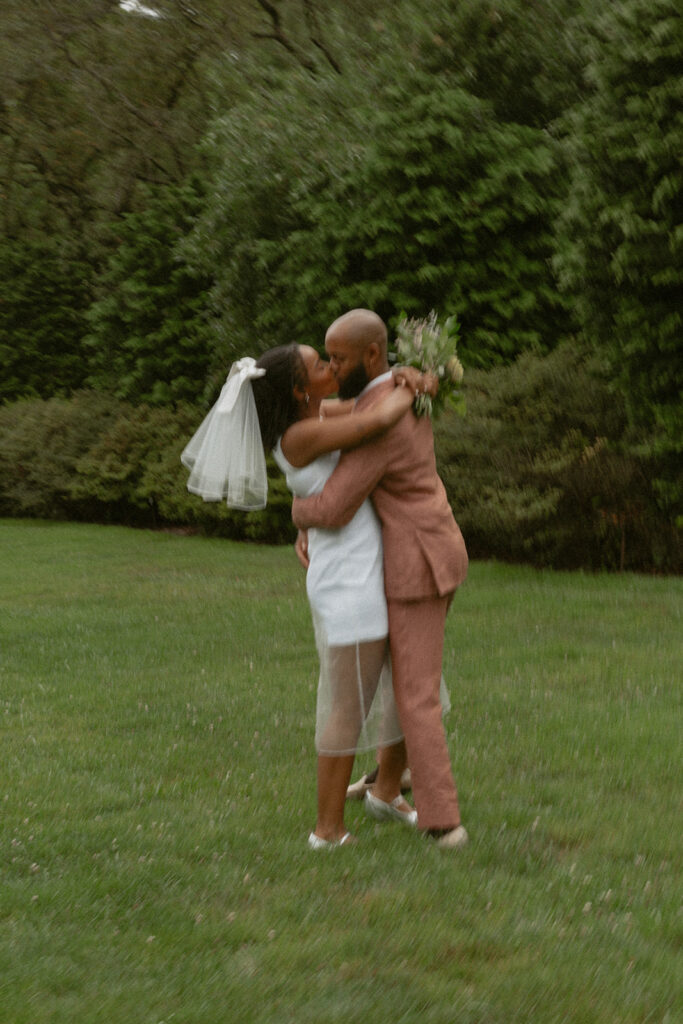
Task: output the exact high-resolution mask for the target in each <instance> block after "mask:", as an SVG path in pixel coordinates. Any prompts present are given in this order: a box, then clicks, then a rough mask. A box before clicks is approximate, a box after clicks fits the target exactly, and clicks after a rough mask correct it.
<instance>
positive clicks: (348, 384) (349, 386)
mask: <svg viewBox="0 0 683 1024" xmlns="http://www.w3.org/2000/svg"><path fill="white" fill-rule="evenodd" d="M369 383H370V378H369V377H368V375H367V373H366V371H365V367H364V366H363V364H362V363H359V364H358V366H356V367H354V369H353V370H351V372H350V374H349V375H348V377H346V379H345V380H344V381H343V383H342V384H340V385H339V387H338V389H337V394H338V395H339V397H340V398H357V397H358V395H359V394H360V393H361V391H362V390H363V388H366V387H367V386H368V384H369Z"/></svg>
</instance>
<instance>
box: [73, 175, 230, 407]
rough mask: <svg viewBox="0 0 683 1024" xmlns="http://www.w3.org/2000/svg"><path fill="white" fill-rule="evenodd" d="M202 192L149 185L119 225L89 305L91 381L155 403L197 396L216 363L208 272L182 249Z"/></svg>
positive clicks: (121, 395) (132, 398) (201, 394)
mask: <svg viewBox="0 0 683 1024" xmlns="http://www.w3.org/2000/svg"><path fill="white" fill-rule="evenodd" d="M198 202H199V196H198V193H197V191H196V190H195V189H193V188H192V187H191V186H189V185H188V186H186V187H184V188H164V189H156V190H154V191H152V190H150V191H149V193H148V196H147V198H146V202H145V206H144V209H143V210H142V211H141V212H140V213H129V214H126V216H125V217H123V219H122V221H121V223H120V225H119V227H118V239H117V241H118V246H117V249H116V250H115V252H114V253H112V255H111V257H110V258H109V261H108V265H107V269H106V272H105V273H104V275H103V276H102V277H101V279H100V282H99V289H100V291H101V292H102V296H101V298H99V299H98V300H97V301H96V302H94V303H93V305H92V306H91V308H90V309H89V311H88V314H87V319H88V322H89V324H90V328H91V330H90V334H89V335H88V336H87V338H86V339H85V346H86V348H87V349H88V350H89V354H90V358H89V366H90V374H89V382H90V384H91V385H93V386H95V387H96V388H99V389H102V390H106V391H108V392H109V393H111V394H113V395H115V396H116V397H117V398H124V399H127V400H129V401H133V402H147V403H150V404H153V405H159V404H161V405H163V404H170V403H173V402H177V401H198V400H199V399H200V398H203V397H205V395H204V385H205V381H206V375H207V366H208V364H209V361H210V350H211V335H212V331H211V325H210V323H209V322H208V314H207V309H208V300H207V297H206V292H207V290H208V287H209V285H210V283H211V282H210V280H209V279H208V278H205V277H202V276H201V275H198V274H196V273H194V272H192V271H191V270H190V269H189V268H188V266H187V265H186V263H185V261H184V260H183V258H182V256H181V255H180V254H179V252H178V248H179V242H180V241H181V240H182V239H183V237H184V236H185V234H187V232H188V231H189V228H190V226H191V224H192V221H193V217H194V213H195V211H196V208H197V205H198Z"/></svg>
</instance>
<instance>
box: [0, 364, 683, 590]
mask: <svg viewBox="0 0 683 1024" xmlns="http://www.w3.org/2000/svg"><path fill="white" fill-rule="evenodd" d="M467 381H468V387H467V414H466V416H465V417H464V418H461V417H459V416H457V415H455V414H453V415H446V416H445V417H444V418H443V420H441V421H439V422H438V423H437V424H436V430H435V433H436V441H437V457H438V460H439V466H440V471H441V474H442V477H443V479H444V482H445V484H446V488H447V491H448V494H449V498H450V500H451V504H452V506H453V509H454V511H455V514H456V518H457V519H458V522H459V523H460V526H461V528H462V530H463V533H464V535H465V539H466V541H467V545H468V549H469V551H470V554H471V555H472V556H473V557H475V558H498V559H502V560H510V561H517V562H527V563H531V564H534V565H539V566H551V567H556V568H585V569H598V568H607V569H617V570H618V569H630V570H636V571H646V572H652V571H656V572H679V571H680V568H681V557H680V531H679V530H677V529H676V524H675V517H674V511H673V510H672V509H665V508H662V507H661V506H660V505H658V503H657V498H656V494H655V491H654V489H653V483H652V481H653V480H656V478H657V472H658V466H657V457H656V455H655V454H653V453H654V452H655V451H656V448H655V446H653V445H648V444H647V443H646V441H645V440H644V439H642V438H641V439H638V438H633V437H630V436H629V434H628V429H627V418H626V413H625V410H624V408H623V404H622V402H621V399H620V397H619V395H618V394H617V393H613V392H612V391H611V389H610V387H609V383H608V382H606V381H604V380H602V379H601V378H600V376H599V374H598V373H597V372H596V370H595V367H592V366H591V365H590V362H589V361H587V360H586V359H585V358H583V357H581V356H580V355H579V354H577V353H576V352H575V351H574V350H573V349H572V348H571V347H569V346H564V347H562V348H560V349H558V350H556V351H555V352H553V353H552V354H551V355H549V356H546V357H544V358H540V357H534V356H529V355H527V356H524V357H522V358H520V359H519V360H518V361H517V363H515V364H514V365H513V366H511V367H505V368H500V369H496V370H492V371H488V372H484V371H476V372H475V371H472V372H470V373H468V375H467ZM201 417H202V412H201V411H200V410H197V409H194V408H191V407H189V406H184V407H178V408H176V409H175V410H173V411H172V410H169V409H165V408H158V407H154V408H152V407H149V406H144V405H141V406H132V405H129V404H127V403H123V402H121V401H118V400H116V399H113V398H111V397H109V396H107V395H104V394H101V393H97V392H86V391H83V392H79V393H77V394H76V395H74V396H73V397H72V398H70V399H60V398H51V399H48V400H40V399H28V400H23V401H20V402H16V403H14V404H11V405H6V406H5V407H3V408H1V409H0V515H4V516H30V517H39V518H48V519H72V520H87V521H95V522H107V523H123V524H128V525H134V526H144V527H151V528H160V527H184V528H188V529H196V530H199V531H202V532H206V533H211V534H215V535H220V536H225V537H231V538H235V539H250V540H259V541H263V542H268V543H285V542H291V541H292V540H293V538H294V530H293V527H292V524H291V519H290V498H289V494H288V492H287V490H286V487H285V483H284V480H283V478H282V476H281V475H280V474H279V472H278V471H277V469H276V468H275V467H274V466H271V467H270V469H269V473H270V492H269V504H268V508H267V509H266V510H265V511H263V512H255V513H248V514H245V513H241V512H234V511H230V510H229V509H227V508H226V506H225V505H224V504H220V503H205V502H202V501H201V500H200V499H199V498H197V497H195V496H193V495H190V494H188V492H187V488H186V482H187V471H186V470H185V468H184V467H183V466H182V465H181V463H180V452H181V451H182V449H183V447H184V445H185V444H186V442H187V440H188V439H189V437H190V436H191V435H192V433H193V431H194V430H195V429H196V427H197V425H198V423H199V422H200V420H201Z"/></svg>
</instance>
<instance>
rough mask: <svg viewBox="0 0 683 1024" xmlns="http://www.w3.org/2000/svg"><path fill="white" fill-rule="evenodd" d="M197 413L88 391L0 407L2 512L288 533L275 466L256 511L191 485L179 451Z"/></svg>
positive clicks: (253, 534) (269, 536) (243, 534)
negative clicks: (208, 497) (236, 507)
mask: <svg viewBox="0 0 683 1024" xmlns="http://www.w3.org/2000/svg"><path fill="white" fill-rule="evenodd" d="M201 418H202V413H201V412H200V411H198V410H196V409H192V408H191V407H189V406H185V407H179V408H177V409H176V410H173V411H172V410H170V409H165V408H158V407H151V406H146V405H140V406H132V405H129V404H128V403H126V402H121V401H118V400H116V399H114V398H110V397H108V396H106V395H103V394H101V393H99V392H94V391H81V392H78V393H77V394H75V395H74V396H73V397H72V398H70V399H64V398H50V399H47V400H45V401H42V400H40V399H27V400H23V401H20V402H16V403H14V404H12V405H7V406H5V407H4V408H2V409H0V515H4V516H19V517H21V516H30V517H36V518H44V519H70V520H82V521H90V522H104V523H122V524H125V525H129V526H138V527H150V528H161V527H168V526H185V527H189V528H193V529H196V530H200V531H202V532H205V533H209V534H215V535H218V536H224V537H232V538H235V539H249V540H260V541H265V542H274V543H277V542H285V541H291V540H292V539H293V537H294V536H295V531H294V529H293V527H292V525H291V519H290V499H289V494H288V492H287V489H286V486H285V484H284V480H283V479H282V477H281V476H280V475H279V474H278V472H277V470H276V469H275V467H271V468H270V469H269V473H272V479H271V480H270V488H269V504H268V507H267V509H265V510H264V511H263V512H250V513H248V514H245V513H242V512H235V511H231V510H230V509H228V508H227V507H226V506H225V504H224V503H220V502H203V501H202V500H201V499H200V498H197V497H195V496H194V495H191V494H189V493H188V491H187V487H186V483H187V477H188V473H187V470H186V469H185V467H184V466H183V465H182V464H181V462H180V453H181V451H182V450H183V448H184V446H185V444H186V443H187V441H188V440H189V438H190V437H191V436H192V434H193V432H194V431H195V429H196V428H197V426H198V425H199V423H200V421H201Z"/></svg>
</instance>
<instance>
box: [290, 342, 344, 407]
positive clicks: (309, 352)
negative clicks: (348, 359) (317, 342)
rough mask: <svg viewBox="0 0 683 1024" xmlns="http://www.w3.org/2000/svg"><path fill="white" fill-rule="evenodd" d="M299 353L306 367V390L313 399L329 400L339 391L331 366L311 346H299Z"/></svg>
mask: <svg viewBox="0 0 683 1024" xmlns="http://www.w3.org/2000/svg"><path fill="white" fill-rule="evenodd" d="M299 352H300V354H301V358H302V359H303V362H304V366H305V367H306V374H307V376H308V384H307V385H306V390H307V391H308V393H309V395H310V396H311V398H318V399H321V398H328V397H329V395H333V394H334V393H335V391H336V390H337V380H336V378H335V376H334V374H333V373H332V370H331V369H330V364H329V363H327V362H325V360H324V359H321V358H320V356H319V355H318V353H317V352H316V350H315V349H314V348H311V346H310V345H299Z"/></svg>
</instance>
